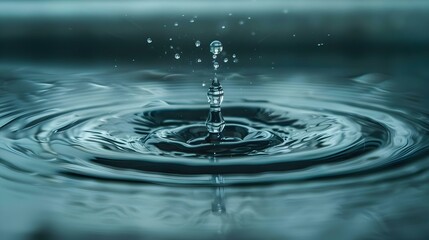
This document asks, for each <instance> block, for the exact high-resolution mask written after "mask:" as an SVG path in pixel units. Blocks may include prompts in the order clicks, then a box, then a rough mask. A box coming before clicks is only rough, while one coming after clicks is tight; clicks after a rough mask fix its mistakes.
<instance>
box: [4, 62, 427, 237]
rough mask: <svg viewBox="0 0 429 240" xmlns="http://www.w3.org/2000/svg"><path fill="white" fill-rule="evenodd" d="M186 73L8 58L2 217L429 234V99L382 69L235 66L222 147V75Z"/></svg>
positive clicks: (63, 224)
mask: <svg viewBox="0 0 429 240" xmlns="http://www.w3.org/2000/svg"><path fill="white" fill-rule="evenodd" d="M173 61H175V60H173ZM232 64H233V63H232ZM222 67H223V66H222ZM181 69H182V72H176V73H168V72H165V71H162V70H160V69H158V70H157V69H151V70H141V69H133V68H129V69H118V68H114V69H104V68H100V69H95V68H94V69H90V70H88V69H85V68H80V69H77V68H73V69H69V68H43V67H26V68H22V67H11V66H8V67H7V68H3V70H1V71H0V78H1V80H2V81H1V83H2V85H1V86H0V99H1V100H0V103H1V104H0V113H1V114H0V129H1V131H0V139H1V141H0V156H1V161H0V178H1V179H2V181H0V184H1V185H0V191H1V196H2V197H1V200H0V201H1V204H0V206H1V208H2V212H3V214H2V217H1V219H2V221H4V220H6V219H7V220H8V221H11V222H12V223H16V224H12V225H13V226H15V227H14V228H8V229H2V232H4V233H5V234H10V235H7V236H15V237H16V236H18V237H26V238H30V239H39V238H40V237H41V236H42V237H44V238H45V239H58V238H62V239H64V238H67V237H68V238H70V239H73V238H77V237H83V238H85V237H88V236H94V235H96V236H102V237H104V238H107V239H116V238H121V237H123V236H129V237H130V238H137V237H143V236H145V237H149V238H155V239H156V238H163V239H165V238H167V239H168V238H171V239H175V236H177V234H181V235H180V236H184V237H186V238H188V239H204V238H215V239H218V238H221V239H222V238H234V236H240V238H242V239H244V238H246V237H247V238H248V239H261V238H271V239H284V238H286V237H289V238H299V239H318V238H320V237H321V238H324V239H326V238H330V239H344V238H354V239H360V238H361V237H366V236H375V237H380V238H390V237H392V236H393V235H392V234H404V233H407V235H406V236H409V235H408V234H410V233H415V234H416V236H420V235H419V234H421V233H422V231H423V232H425V231H426V230H424V229H425V227H426V226H427V222H428V221H427V220H428V217H427V216H428V215H427V213H429V209H428V208H427V207H426V205H427V203H426V199H427V197H428V196H429V189H428V187H427V184H426V183H427V180H428V177H429V174H428V172H427V169H428V167H429V158H428V157H427V156H428V146H429V138H428V130H429V128H428V127H429V125H428V123H429V121H428V115H427V108H426V107H425V104H424V100H423V101H422V100H418V99H419V98H418V97H416V96H414V95H409V94H408V93H403V91H399V90H398V87H393V85H394V84H393V83H394V81H393V80H392V79H389V78H387V77H385V76H382V75H379V74H364V75H359V76H354V77H344V76H346V75H347V74H348V73H347V74H342V73H340V72H337V73H335V74H332V72H330V71H329V73H328V72H324V71H322V70H321V71H317V72H310V71H299V70H295V71H287V70H286V69H283V70H281V71H272V72H270V73H269V74H264V75H261V74H255V72H252V71H251V70H246V69H240V71H239V72H238V71H237V72H229V73H228V71H224V72H221V73H219V75H218V77H219V79H221V80H222V85H223V88H224V89H225V99H224V102H223V104H222V113H223V116H224V118H225V121H226V125H225V128H224V130H223V136H224V138H225V139H226V140H225V141H222V142H217V143H210V142H207V141H199V140H198V139H204V137H205V136H206V135H207V128H206V126H205V121H206V118H207V114H208V112H209V107H208V104H207V100H206V93H207V92H206V91H207V86H206V87H204V86H202V85H201V82H202V81H208V79H210V78H211V77H212V74H213V73H212V72H210V71H194V72H192V71H191V69H187V68H186V67H183V68H181ZM257 72H258V73H259V72H260V71H257ZM404 85H406V81H404ZM401 90H403V89H401ZM190 93H191V94H190ZM11 215H12V216H13V217H9V216H11ZM404 219H405V220H404ZM399 225H400V226H402V227H401V228H397V226H399ZM392 238H393V237H392ZM399 239H400V238H399Z"/></svg>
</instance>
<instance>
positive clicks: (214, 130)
mask: <svg viewBox="0 0 429 240" xmlns="http://www.w3.org/2000/svg"><path fill="white" fill-rule="evenodd" d="M222 50H223V47H222V43H221V42H220V41H217V40H215V41H213V42H212V43H211V44H210V52H211V53H213V68H214V77H213V79H212V83H211V86H210V88H209V90H208V92H207V99H208V102H209V103H210V112H209V115H208V117H207V121H206V126H207V131H208V132H209V136H208V137H207V140H208V141H210V142H215V141H220V140H221V139H222V130H223V128H224V127H225V120H224V119H223V116H222V113H221V108H220V106H221V104H222V101H223V88H222V86H221V85H220V82H219V80H218V78H217V69H218V68H219V63H218V62H217V61H216V59H217V55H218V54H219V53H221V52H222Z"/></svg>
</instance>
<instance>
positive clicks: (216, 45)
mask: <svg viewBox="0 0 429 240" xmlns="http://www.w3.org/2000/svg"><path fill="white" fill-rule="evenodd" d="M222 50H223V46H222V43H221V42H220V41H218V40H214V41H213V42H212V43H210V52H211V53H213V54H214V55H217V54H219V53H221V52H222Z"/></svg>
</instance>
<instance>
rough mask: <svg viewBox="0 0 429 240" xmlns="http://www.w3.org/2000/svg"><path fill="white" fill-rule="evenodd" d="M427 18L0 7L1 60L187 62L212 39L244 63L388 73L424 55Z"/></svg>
mask: <svg viewBox="0 0 429 240" xmlns="http://www.w3.org/2000/svg"><path fill="white" fill-rule="evenodd" d="M428 13H429V2H428V1H425V0H406V1H405V0H389V1H388V0H375V1H373V0H371V1H369V0H364V1H355V0H327V1H318V0H309V1H284V0H278V1H277V0H270V1H255V0H252V1H249V0H235V1H226V0H220V1H209V0H199V1H196V0H184V1H171V0H157V1H130V0H127V1H84V0H78V1H62V0H56V1H55V0H41V1H28V0H27V1H25V0H16V1H1V2H0V61H2V62H6V63H10V62H17V61H18V62H21V61H29V62H35V63H41V62H50V63H67V64H69V63H74V64H103V65H104V64H105V65H108V66H114V65H117V66H124V65H131V66H137V67H138V66H142V65H145V66H147V65H148V64H149V65H150V64H157V65H159V63H160V62H161V63H169V64H170V63H173V62H174V57H173V56H174V54H175V53H176V52H178V53H180V54H181V57H182V58H181V59H182V60H181V61H180V62H178V61H176V62H174V64H189V61H194V60H195V57H198V56H199V57H202V56H208V49H207V46H208V44H209V43H210V41H212V40H213V39H219V40H221V42H223V43H224V45H225V50H226V51H227V53H228V51H230V52H231V54H232V52H233V53H235V54H237V55H238V56H240V62H241V63H242V64H243V65H248V64H249V63H251V64H254V65H255V66H256V65H257V66H259V67H261V66H267V67H268V66H270V65H273V66H274V65H286V66H291V67H292V66H293V67H299V66H304V67H308V66H311V67H314V66H320V67H336V65H337V64H345V62H344V61H347V62H346V63H347V64H350V65H358V66H364V67H368V68H370V69H371V68H375V67H376V68H382V69H383V68H388V69H387V70H392V68H396V67H397V66H396V65H398V63H397V61H398V59H399V61H400V63H399V65H401V64H403V61H401V60H404V59H408V58H413V59H415V58H421V57H425V56H426V55H427V54H428V53H429V45H428V42H429V31H427V23H428V22H429V14H428ZM148 38H151V40H152V43H151V44H148V43H147V39H148ZM196 40H200V41H201V44H202V46H203V48H201V49H198V50H200V51H203V52H202V53H201V52H197V49H195V46H194V43H195V41H196ZM204 47H205V49H204ZM204 51H207V52H204ZM374 62H375V63H376V64H375V65H374ZM414 63H416V64H424V61H422V62H416V61H414Z"/></svg>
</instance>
